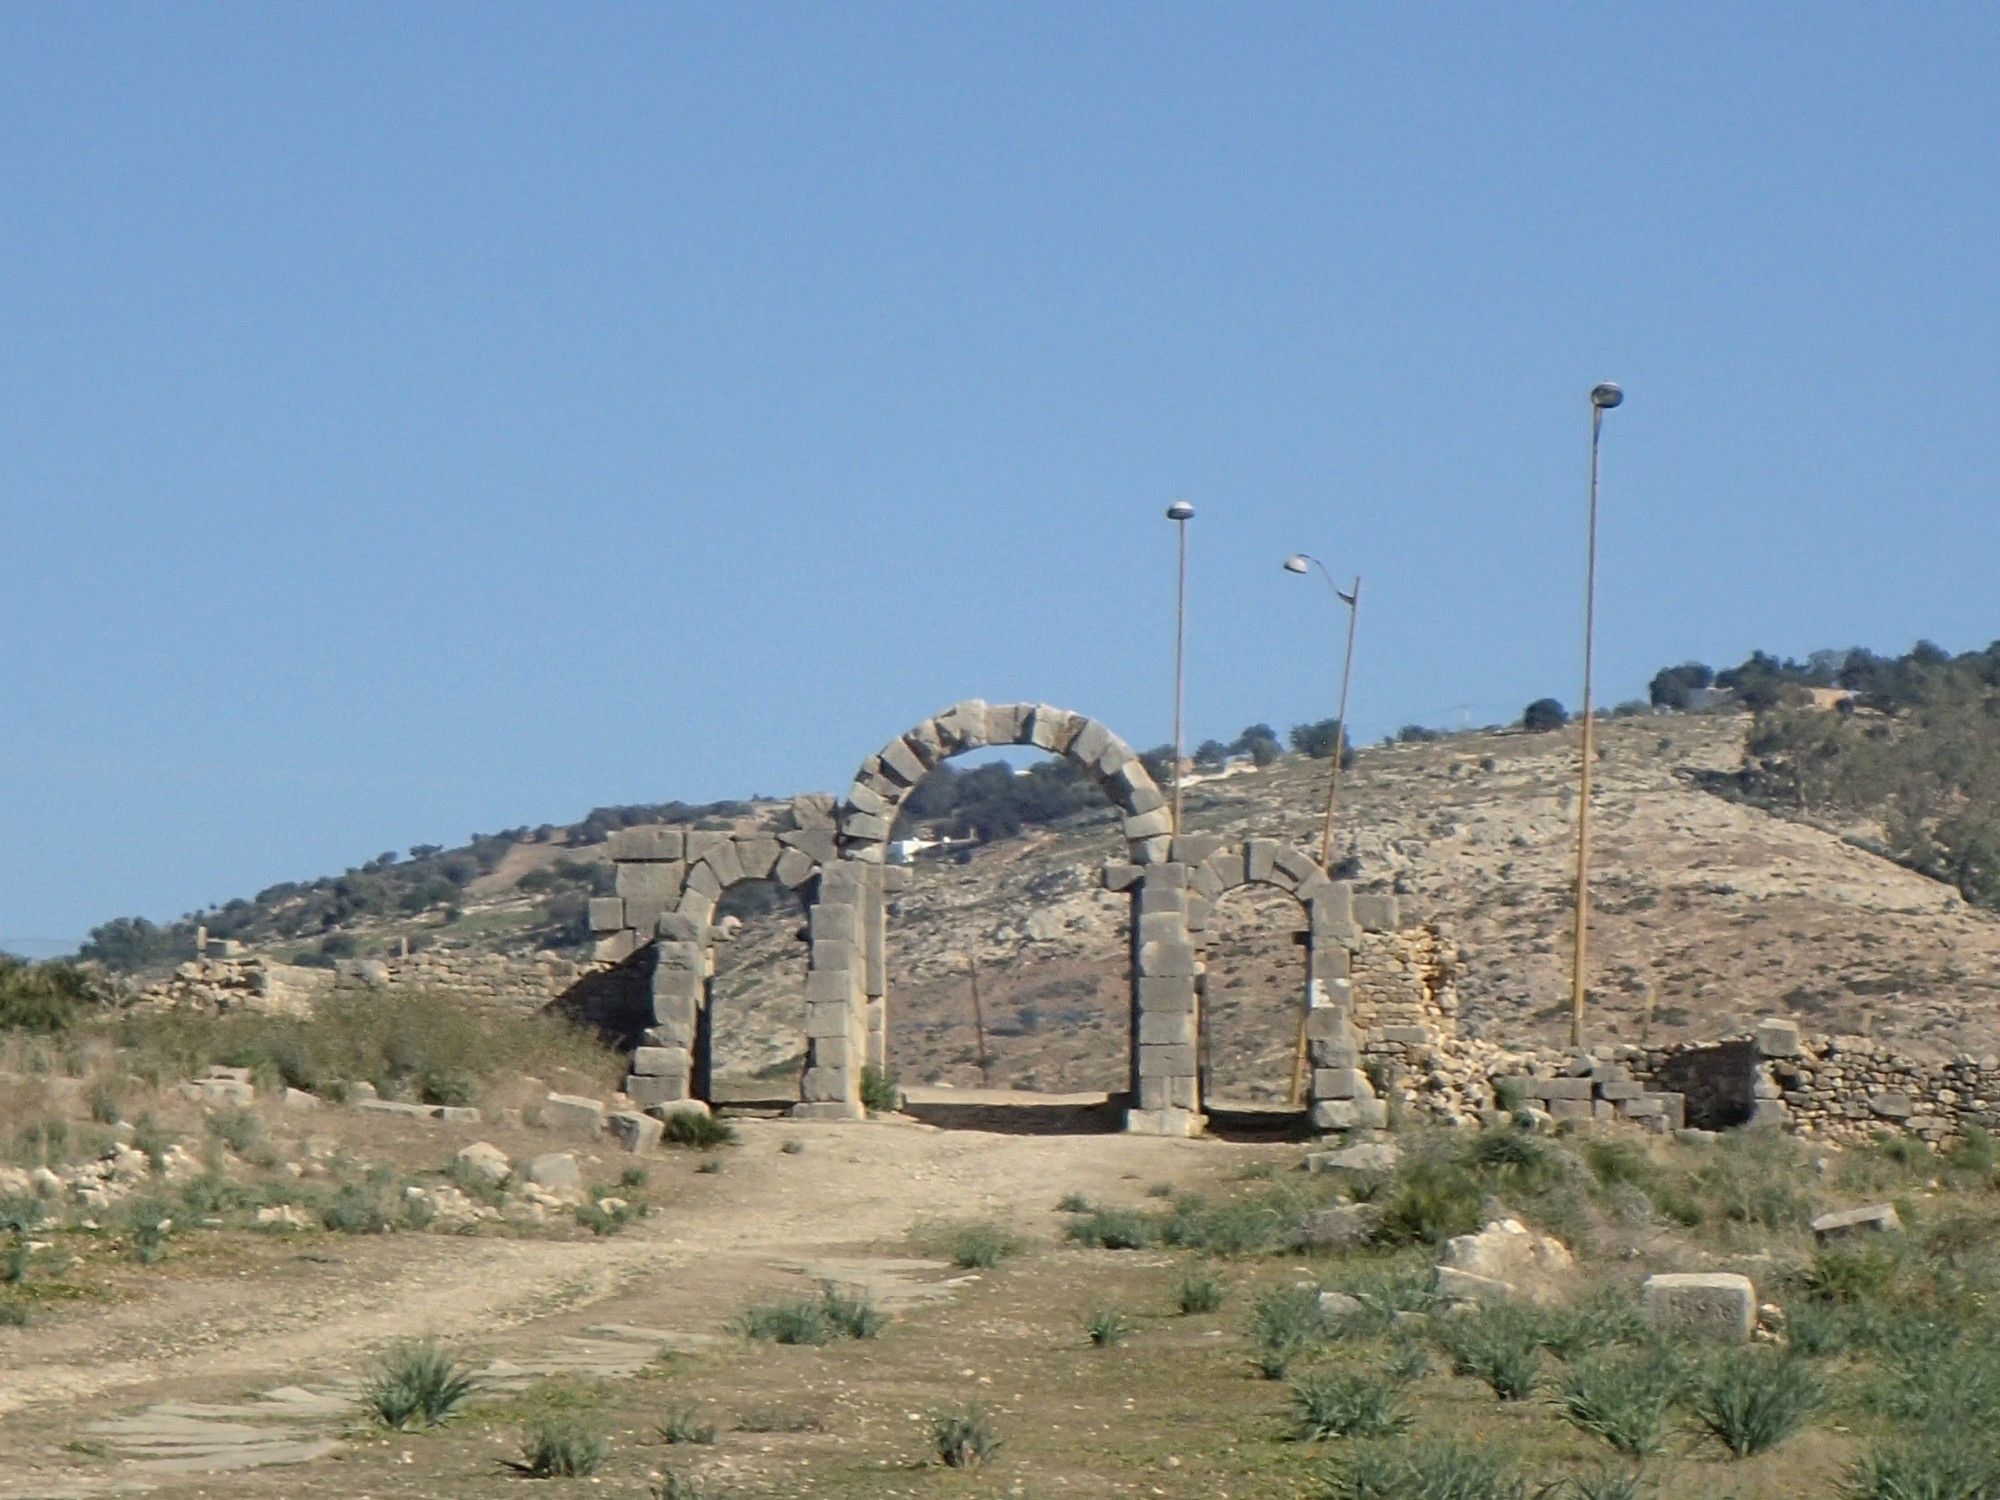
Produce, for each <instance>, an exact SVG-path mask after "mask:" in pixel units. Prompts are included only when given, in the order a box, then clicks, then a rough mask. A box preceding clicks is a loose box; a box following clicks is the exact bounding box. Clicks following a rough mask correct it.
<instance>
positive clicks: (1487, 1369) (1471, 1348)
mask: <svg viewBox="0 0 2000 1500" xmlns="http://www.w3.org/2000/svg"><path fill="white" fill-rule="evenodd" d="M1437 1339H1438V1343H1439V1344H1441V1345H1442V1346H1443V1347H1444V1349H1445V1352H1446V1353H1448V1354H1450V1355H1451V1360H1452V1368H1453V1369H1454V1370H1456V1371H1457V1372H1458V1373H1459V1374H1460V1375H1476V1376H1477V1377H1478V1378H1479V1379H1481V1380H1483V1381H1485V1382H1486V1384H1487V1385H1488V1386H1490V1387H1491V1388H1492V1391H1493V1394H1494V1395H1496V1396H1498V1397H1499V1398H1500V1399H1501V1400H1502V1401H1525V1400H1527V1399H1528V1398H1529V1397H1530V1396H1532V1395H1533V1394H1534V1393H1535V1386H1536V1385H1537V1384H1538V1383H1539V1382H1540V1380H1541V1373H1542V1342H1541V1329H1540V1327H1539V1326H1538V1323H1537V1320H1536V1318H1535V1317H1534V1315H1533V1314H1531V1313H1529V1312H1527V1311H1526V1310H1525V1309H1523V1308H1519V1307H1515V1306H1513V1305H1512V1304H1502V1305H1501V1306H1498V1307H1489V1308H1484V1309H1482V1310H1481V1311H1479V1312H1474V1313H1466V1314H1464V1315H1463V1316H1460V1317H1453V1318H1447V1319H1445V1320H1444V1321H1443V1322H1441V1323H1440V1324H1439V1325H1438V1328H1437Z"/></svg>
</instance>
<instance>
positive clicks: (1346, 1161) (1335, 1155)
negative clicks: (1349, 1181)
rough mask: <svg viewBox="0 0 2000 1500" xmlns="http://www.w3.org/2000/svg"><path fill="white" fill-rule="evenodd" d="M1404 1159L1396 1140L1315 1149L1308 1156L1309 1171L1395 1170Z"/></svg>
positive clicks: (1307, 1168) (1307, 1167) (1307, 1166)
mask: <svg viewBox="0 0 2000 1500" xmlns="http://www.w3.org/2000/svg"><path fill="white" fill-rule="evenodd" d="M1402 1159H1403V1151H1402V1148H1401V1147H1400V1146H1398V1145H1397V1144H1396V1143H1395V1142H1394V1141H1377V1142H1370V1143H1368V1144H1365V1145H1359V1146H1344V1147H1342V1148H1341V1149H1340V1150H1338V1151H1315V1152H1313V1153H1312V1155H1310V1156H1308V1157H1307V1158H1306V1170H1307V1171H1309V1172H1393V1171H1395V1169H1396V1163H1397V1162H1399V1161H1401V1160H1402Z"/></svg>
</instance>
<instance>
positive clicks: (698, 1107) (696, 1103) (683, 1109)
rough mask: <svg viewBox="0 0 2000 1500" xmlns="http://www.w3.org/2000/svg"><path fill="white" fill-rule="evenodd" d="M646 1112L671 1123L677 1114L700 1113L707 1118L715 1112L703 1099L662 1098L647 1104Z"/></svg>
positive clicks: (665, 1122) (666, 1122)
mask: <svg viewBox="0 0 2000 1500" xmlns="http://www.w3.org/2000/svg"><path fill="white" fill-rule="evenodd" d="M646 1113H647V1114H649V1115H651V1116H652V1117H653V1118H654V1119H656V1120H659V1121H661V1122H663V1123H664V1124H668V1125H671V1124H672V1123H673V1122H674V1118H675V1117H676V1116H677V1115H700V1116H701V1117H702V1118H703V1119H707V1118H709V1117H710V1115H711V1114H712V1113H713V1111H711V1110H710V1109H709V1107H708V1105H707V1103H706V1102H705V1101H704V1100H701V1099H662V1100H661V1101H660V1102H659V1103H657V1104H649V1105H647V1106H646Z"/></svg>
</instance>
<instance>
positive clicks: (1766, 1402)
mask: <svg viewBox="0 0 2000 1500" xmlns="http://www.w3.org/2000/svg"><path fill="white" fill-rule="evenodd" d="M1819 1401H1820V1385H1819V1381H1818V1380H1817V1379H1816V1378H1815V1377H1814V1375H1813V1373H1812V1371H1811V1370H1810V1369H1808V1368H1807V1367H1806V1365H1805V1363H1804V1361H1802V1360H1799V1359H1795V1358H1789V1357H1786V1356H1782V1355H1772V1354H1763V1353H1760V1352H1758V1351H1756V1350H1750V1349H1742V1350H1736V1351H1733V1352H1731V1353H1729V1354H1725V1355H1722V1356H1720V1357H1718V1358H1716V1359H1715V1360H1713V1361H1712V1362H1710V1364H1709V1365H1708V1366H1707V1368H1706V1369H1704V1370H1703V1371H1701V1372H1700V1374H1699V1375H1698V1376H1697V1377H1696V1380H1695V1384H1694V1389H1693V1391H1692V1393H1691V1395H1690V1397H1689V1401H1688V1410H1689V1412H1690V1413H1691V1414H1692V1415H1693V1417H1694V1419H1695V1420H1696V1421H1697V1422H1698V1423H1700V1424H1701V1426H1703V1427H1704V1428H1706V1429H1707V1430H1708V1431H1709V1432H1710V1433H1711V1434H1712V1435H1713V1436H1714V1437H1715V1439H1716V1441H1718V1442H1720V1443H1721V1444H1722V1446H1723V1447H1725V1448H1727V1449H1728V1450H1729V1452H1730V1454H1731V1456H1732V1457H1735V1458H1751V1457H1754V1456H1755V1455H1756V1454H1759V1453H1763V1452H1765V1451H1766V1450H1767V1449H1771V1448H1775V1447H1776V1446H1777V1445H1778V1444H1779V1443H1782V1442H1783V1441H1784V1440H1785V1439H1786V1438H1788V1437H1790V1436H1791V1435H1792V1434H1793V1433H1794V1432H1797V1431H1798V1430H1799V1428H1800V1427H1801V1426H1803V1425H1804V1424H1805V1420H1806V1418H1807V1417H1809V1416H1810V1415H1811V1414H1812V1411H1813V1408H1814V1407H1816V1406H1818V1405H1819Z"/></svg>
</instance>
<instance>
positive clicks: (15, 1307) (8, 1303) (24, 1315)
mask: <svg viewBox="0 0 2000 1500" xmlns="http://www.w3.org/2000/svg"><path fill="white" fill-rule="evenodd" d="M27 1326H28V1304H27V1303H25V1302H23V1301H21V1300H20V1299H19V1298H16V1297H0V1328H26V1327H27Z"/></svg>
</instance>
